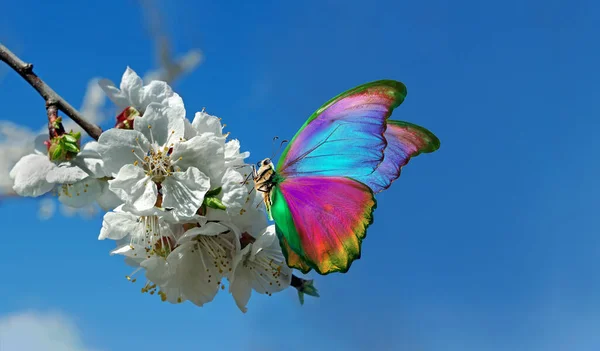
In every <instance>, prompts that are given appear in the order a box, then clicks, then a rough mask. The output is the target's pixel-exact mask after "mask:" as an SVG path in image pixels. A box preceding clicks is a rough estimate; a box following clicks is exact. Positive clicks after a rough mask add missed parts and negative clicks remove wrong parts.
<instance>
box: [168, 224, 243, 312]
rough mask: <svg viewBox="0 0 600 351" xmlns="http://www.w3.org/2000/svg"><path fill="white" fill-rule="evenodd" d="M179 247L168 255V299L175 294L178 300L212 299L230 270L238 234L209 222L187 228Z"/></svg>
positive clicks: (205, 300) (236, 249) (237, 243)
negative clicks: (171, 273)
mask: <svg viewBox="0 0 600 351" xmlns="http://www.w3.org/2000/svg"><path fill="white" fill-rule="evenodd" d="M178 244H179V246H178V247H177V248H176V249H175V250H174V251H173V252H172V253H171V254H170V255H169V256H168V257H167V260H166V261H167V264H168V265H169V267H170V269H172V270H173V273H174V274H173V277H172V278H171V279H169V281H168V282H167V283H166V284H165V286H164V288H165V290H170V292H169V291H165V294H166V295H167V298H169V294H173V293H176V294H178V295H180V296H178V297H180V298H181V299H184V300H189V301H191V302H192V303H194V304H195V305H197V306H202V305H204V304H205V303H207V302H210V301H212V300H213V299H214V297H215V295H216V294H217V292H218V291H219V288H221V289H224V279H225V278H226V277H230V276H231V273H232V272H233V268H234V267H233V258H234V257H235V256H236V255H237V253H238V251H239V245H240V244H239V236H238V234H237V233H236V231H235V230H234V229H233V228H230V227H228V226H225V225H223V224H219V223H214V222H209V223H206V224H205V225H203V226H201V227H197V228H192V229H189V230H188V231H187V232H186V233H185V234H184V236H183V237H182V238H181V239H180V240H179V242H178Z"/></svg>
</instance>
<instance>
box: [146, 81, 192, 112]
mask: <svg viewBox="0 0 600 351" xmlns="http://www.w3.org/2000/svg"><path fill="white" fill-rule="evenodd" d="M153 102H156V103H159V104H161V105H166V106H169V107H170V108H171V109H172V110H173V112H174V113H175V114H176V115H177V116H178V117H179V118H181V119H183V118H185V107H184V105H183V99H181V96H179V95H178V94H177V93H175V92H173V89H171V87H170V86H169V85H168V84H167V83H166V82H162V81H158V80H154V81H151V82H150V83H149V84H148V85H146V86H145V87H144V88H143V89H142V97H141V101H140V107H141V108H143V109H146V108H147V107H148V106H149V105H150V104H151V103H153Z"/></svg>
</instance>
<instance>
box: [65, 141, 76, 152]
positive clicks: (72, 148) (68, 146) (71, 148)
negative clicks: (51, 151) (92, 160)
mask: <svg viewBox="0 0 600 351" xmlns="http://www.w3.org/2000/svg"><path fill="white" fill-rule="evenodd" d="M64 147H65V149H66V150H67V151H71V152H75V153H78V152H79V148H78V147H77V145H75V144H70V143H65V144H64Z"/></svg>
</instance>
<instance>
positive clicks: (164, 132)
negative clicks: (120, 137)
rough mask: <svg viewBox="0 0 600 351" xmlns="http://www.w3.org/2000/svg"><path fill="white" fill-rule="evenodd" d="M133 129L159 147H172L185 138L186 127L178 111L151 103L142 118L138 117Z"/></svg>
mask: <svg viewBox="0 0 600 351" xmlns="http://www.w3.org/2000/svg"><path fill="white" fill-rule="evenodd" d="M133 128H134V129H135V130H137V131H138V132H140V133H142V134H144V136H146V138H147V139H148V140H150V141H151V142H152V141H153V142H154V143H156V144H157V145H161V146H162V145H167V144H168V145H171V144H174V143H175V142H178V141H179V140H180V139H182V138H183V135H184V132H185V125H184V122H183V118H181V116H180V115H179V114H178V112H177V110H175V109H173V108H171V107H169V106H165V105H161V104H158V103H151V104H150V105H148V108H147V109H146V113H144V115H143V116H142V117H136V119H135V121H134V123H133Z"/></svg>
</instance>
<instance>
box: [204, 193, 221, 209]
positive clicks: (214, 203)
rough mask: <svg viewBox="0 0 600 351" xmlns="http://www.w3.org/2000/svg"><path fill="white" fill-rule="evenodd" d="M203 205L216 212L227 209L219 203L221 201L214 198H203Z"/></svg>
mask: <svg viewBox="0 0 600 351" xmlns="http://www.w3.org/2000/svg"><path fill="white" fill-rule="evenodd" d="M203 204H205V205H206V206H207V207H210V208H215V209H217V210H223V211H224V210H226V209H227V207H225V205H223V203H222V202H221V200H219V199H218V198H216V197H207V196H205V197H204V202H203Z"/></svg>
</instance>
